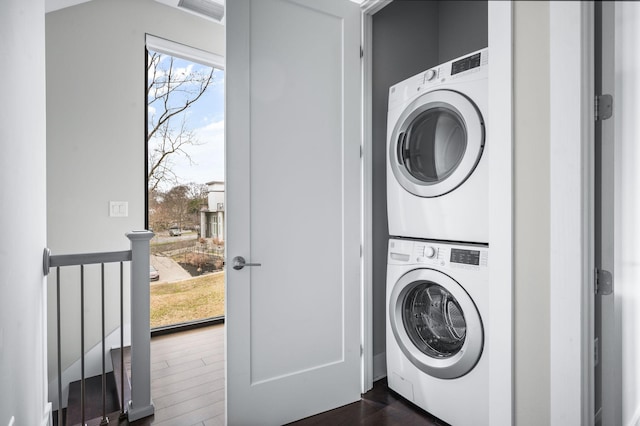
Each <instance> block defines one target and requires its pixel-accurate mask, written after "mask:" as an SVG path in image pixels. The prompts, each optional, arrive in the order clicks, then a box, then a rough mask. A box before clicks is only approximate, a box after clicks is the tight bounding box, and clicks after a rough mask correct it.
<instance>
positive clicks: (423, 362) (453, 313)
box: [389, 268, 484, 379]
mask: <svg viewBox="0 0 640 426" xmlns="http://www.w3.org/2000/svg"><path fill="white" fill-rule="evenodd" d="M389 322H390V324H391V329H392V330H393V335H394V337H395V341H396V343H397V344H398V346H399V347H400V349H401V350H402V352H403V353H404V355H405V356H406V357H407V358H408V359H409V361H411V363H413V364H414V365H415V366H416V367H418V368H419V369H420V370H422V371H423V372H425V373H427V374H429V375H431V376H434V377H438V378H441V379H453V378H457V377H461V376H464V375H465V374H467V373H468V372H469V371H471V370H472V369H473V367H474V366H475V365H476V364H477V362H478V360H479V359H480V355H481V354H482V348H483V345H484V331H483V328H482V321H481V319H480V314H479V313H478V310H477V308H476V306H475V304H474V303H473V300H472V299H471V297H470V296H469V294H468V293H467V292H466V291H465V290H464V288H462V286H460V284H458V283H457V282H456V281H455V280H454V279H452V278H451V277H449V276H448V275H445V274H443V273H442V272H439V271H436V270H433V269H427V268H423V269H415V270H413V271H410V272H408V273H407V274H405V275H403V276H402V277H401V278H400V280H398V282H397V283H396V284H395V285H394V287H393V290H392V292H391V297H390V300H389Z"/></svg>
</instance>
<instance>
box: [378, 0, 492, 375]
mask: <svg viewBox="0 0 640 426" xmlns="http://www.w3.org/2000/svg"><path fill="white" fill-rule="evenodd" d="M487 9H488V4H487V2H476V1H393V2H391V3H390V4H389V5H387V6H385V7H384V8H383V9H381V10H380V11H378V12H377V13H376V14H374V15H373V20H372V44H371V64H372V65H371V68H372V77H371V85H372V93H371V99H372V129H371V131H372V133H371V140H372V219H371V220H372V229H373V235H372V241H373V255H372V259H373V273H372V281H373V292H372V293H373V294H372V299H373V355H374V358H373V368H374V371H373V375H374V376H373V378H374V380H377V379H379V378H381V377H383V376H385V375H386V374H387V371H386V362H385V351H386V346H385V339H386V337H385V335H386V331H385V328H386V310H387V309H388V307H387V306H386V305H387V303H386V300H385V299H386V296H385V293H386V286H387V282H386V279H387V254H388V253H387V250H388V243H389V233H388V229H389V228H388V223H387V176H386V175H387V166H386V161H387V155H388V145H387V111H388V99H389V88H390V87H391V86H394V85H396V84H397V83H399V82H402V81H404V80H406V79H408V78H409V77H412V76H415V75H417V74H419V73H421V72H424V71H425V70H428V69H430V68H432V67H435V66H437V65H439V64H443V63H445V62H447V61H451V60H453V59H456V58H459V57H462V56H464V55H467V54H469V53H471V52H475V51H479V50H480V49H484V48H486V47H487V46H488V19H487V18H488V13H487Z"/></svg>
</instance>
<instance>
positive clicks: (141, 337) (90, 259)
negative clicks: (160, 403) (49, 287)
mask: <svg viewBox="0 0 640 426" xmlns="http://www.w3.org/2000/svg"><path fill="white" fill-rule="evenodd" d="M153 235H154V234H153V233H152V232H150V231H133V232H129V233H127V234H126V236H127V238H129V240H130V244H131V249H130V250H125V251H114V252H103V253H82V254H65V255H52V254H51V251H50V250H49V249H48V248H45V249H44V256H43V272H44V274H45V276H46V275H48V274H49V271H50V269H51V268H56V278H57V280H56V309H57V312H56V318H57V324H56V326H57V356H58V365H57V367H58V426H62V425H63V424H64V423H63V417H62V357H61V355H62V354H61V336H62V334H61V326H60V324H61V321H60V287H61V277H60V269H61V268H62V267H66V266H80V333H81V336H80V350H81V359H80V365H81V367H80V368H81V381H80V387H81V408H80V409H81V417H82V423H81V425H85V422H86V418H85V416H86V414H85V348H84V343H85V342H84V334H85V333H84V310H85V308H84V289H85V282H84V276H85V274H84V267H85V265H89V264H100V265H101V299H102V300H101V323H102V324H101V325H102V419H101V422H100V424H101V425H106V424H108V423H109V419H108V418H107V413H106V371H105V370H106V365H105V354H106V348H105V306H104V304H105V273H104V271H105V264H108V263H119V264H120V349H121V350H120V363H121V368H120V374H121V377H120V380H121V383H122V384H124V383H125V382H124V371H125V368H124V357H123V353H124V328H123V327H124V292H123V287H124V262H131V267H130V270H131V284H130V288H131V291H130V294H131V306H135V309H131V401H128V402H127V404H125V401H124V392H121V400H120V418H124V417H127V418H128V420H129V421H130V422H131V421H134V420H138V419H141V418H143V417H147V416H150V415H152V414H153V413H154V407H153V404H152V402H151V352H150V345H151V334H150V329H149V241H150V240H151V238H152V237H153Z"/></svg>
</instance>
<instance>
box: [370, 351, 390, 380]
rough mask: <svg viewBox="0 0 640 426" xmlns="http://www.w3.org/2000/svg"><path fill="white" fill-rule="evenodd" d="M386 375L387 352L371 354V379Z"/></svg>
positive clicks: (378, 378)
mask: <svg viewBox="0 0 640 426" xmlns="http://www.w3.org/2000/svg"><path fill="white" fill-rule="evenodd" d="M385 377H387V353H386V352H382V353H379V354H377V355H374V356H373V381H374V382H375V381H377V380H380V379H382V378H385Z"/></svg>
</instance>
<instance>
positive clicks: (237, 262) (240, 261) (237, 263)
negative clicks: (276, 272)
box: [231, 256, 262, 271]
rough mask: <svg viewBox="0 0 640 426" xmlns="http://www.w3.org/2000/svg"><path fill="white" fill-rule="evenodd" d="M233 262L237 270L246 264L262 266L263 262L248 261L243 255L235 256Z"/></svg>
mask: <svg viewBox="0 0 640 426" xmlns="http://www.w3.org/2000/svg"><path fill="white" fill-rule="evenodd" d="M231 262H232V264H233V269H235V270H236V271H239V270H240V269H242V268H244V267H245V266H262V264H261V263H247V261H246V260H244V257H242V256H236V257H234V258H233V260H232V261H231Z"/></svg>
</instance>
